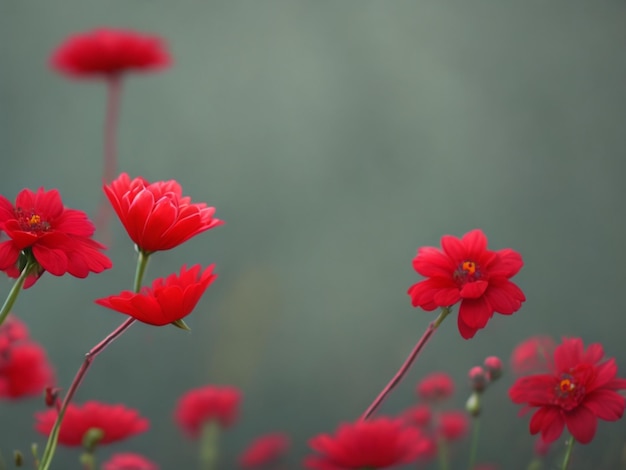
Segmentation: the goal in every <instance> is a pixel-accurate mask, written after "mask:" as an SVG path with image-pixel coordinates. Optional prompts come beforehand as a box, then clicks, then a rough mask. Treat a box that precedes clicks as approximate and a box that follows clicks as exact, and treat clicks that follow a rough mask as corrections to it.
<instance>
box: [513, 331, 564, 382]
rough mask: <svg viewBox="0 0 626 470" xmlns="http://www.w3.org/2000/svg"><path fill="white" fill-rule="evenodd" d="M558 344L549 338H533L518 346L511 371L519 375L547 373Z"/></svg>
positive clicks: (514, 352) (514, 351) (540, 336)
mask: <svg viewBox="0 0 626 470" xmlns="http://www.w3.org/2000/svg"><path fill="white" fill-rule="evenodd" d="M554 348H556V343H555V342H554V340H553V339H552V338H550V337H549V336H542V335H538V336H533V337H531V338H528V339H527V340H525V341H522V342H521V343H520V344H518V345H517V346H516V347H515V349H514V350H513V354H511V369H513V372H514V373H515V374H517V375H523V374H528V373H539V372H547V371H549V369H550V364H551V362H552V355H553V354H554Z"/></svg>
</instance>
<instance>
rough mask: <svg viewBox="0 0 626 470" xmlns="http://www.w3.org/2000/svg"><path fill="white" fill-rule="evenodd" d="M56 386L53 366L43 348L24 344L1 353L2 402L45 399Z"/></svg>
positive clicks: (24, 341)
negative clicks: (44, 396)
mask: <svg viewBox="0 0 626 470" xmlns="http://www.w3.org/2000/svg"><path fill="white" fill-rule="evenodd" d="M53 383H54V372H53V369H52V366H51V365H50V363H49V361H48V357H47V355H46V351H45V350H44V349H43V348H42V347H41V346H40V345H39V344H37V343H35V342H34V341H31V340H20V341H15V342H13V343H12V344H11V345H10V346H8V347H5V348H3V349H2V350H0V398H7V399H12V400H15V399H19V398H25V397H30V396H34V395H41V394H42V393H43V391H44V390H45V388H46V387H47V386H51V385H53Z"/></svg>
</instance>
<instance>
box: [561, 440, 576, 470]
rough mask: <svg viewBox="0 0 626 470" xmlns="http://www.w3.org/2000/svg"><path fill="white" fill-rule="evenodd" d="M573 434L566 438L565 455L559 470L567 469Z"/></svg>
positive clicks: (572, 446) (570, 456)
mask: <svg viewBox="0 0 626 470" xmlns="http://www.w3.org/2000/svg"><path fill="white" fill-rule="evenodd" d="M574 442H575V439H574V436H570V437H569V439H568V440H567V443H566V446H567V448H566V449H565V457H564V458H563V465H561V470H567V469H568V468H569V463H570V460H571V458H572V449H573V448H574Z"/></svg>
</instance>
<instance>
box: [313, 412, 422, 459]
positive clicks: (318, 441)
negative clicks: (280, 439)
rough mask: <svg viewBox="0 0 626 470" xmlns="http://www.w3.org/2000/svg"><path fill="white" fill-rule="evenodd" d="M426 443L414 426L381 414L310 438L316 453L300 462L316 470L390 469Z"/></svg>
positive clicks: (416, 453)
mask: <svg viewBox="0 0 626 470" xmlns="http://www.w3.org/2000/svg"><path fill="white" fill-rule="evenodd" d="M430 445H431V443H430V442H428V440H427V439H425V438H424V437H423V436H422V433H421V432H420V431H419V430H418V429H417V428H415V427H411V426H406V425H405V424H404V423H403V422H402V421H401V420H392V419H389V418H385V417H382V418H376V419H372V420H369V421H358V422H356V423H344V424H341V425H340V426H339V428H338V429H337V432H336V433H335V435H333V436H331V435H329V434H320V435H318V436H316V437H314V438H312V439H310V440H309V446H310V447H311V448H312V449H313V450H315V451H316V452H318V454H320V455H312V456H308V457H307V458H306V459H305V460H304V464H305V466H306V467H307V468H313V469H319V470H341V469H361V468H368V469H378V468H391V467H395V466H399V465H405V464H409V463H412V462H414V461H415V460H417V459H418V458H419V457H420V456H421V455H422V454H423V453H424V452H426V451H427V450H428V449H430Z"/></svg>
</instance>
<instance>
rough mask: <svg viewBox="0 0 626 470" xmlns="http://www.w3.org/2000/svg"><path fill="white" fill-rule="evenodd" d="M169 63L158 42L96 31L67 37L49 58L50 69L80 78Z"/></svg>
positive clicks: (144, 36)
mask: <svg viewBox="0 0 626 470" xmlns="http://www.w3.org/2000/svg"><path fill="white" fill-rule="evenodd" d="M170 63H171V59H170V56H169V53H168V52H167V49H166V47H165V44H164V42H163V40H162V39H161V38H159V37H158V36H154V35H149V34H143V33H138V32H136V31H131V30H123V29H112V28H98V29H94V30H93V31H89V32H86V33H81V34H74V35H72V36H70V37H68V38H67V39H66V40H65V41H64V42H63V43H62V44H61V45H60V46H59V47H58V48H57V49H56V50H55V51H54V53H53V54H52V57H51V58H50V65H51V66H52V67H53V68H54V69H56V70H58V71H59V72H62V73H64V74H66V75H69V76H72V77H79V78H91V77H98V76H112V75H119V74H121V73H124V72H128V71H131V70H133V71H139V72H146V71H153V70H159V69H163V68H166V67H168V66H169V65H170Z"/></svg>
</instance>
